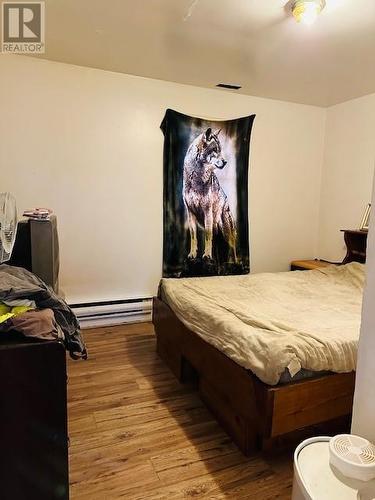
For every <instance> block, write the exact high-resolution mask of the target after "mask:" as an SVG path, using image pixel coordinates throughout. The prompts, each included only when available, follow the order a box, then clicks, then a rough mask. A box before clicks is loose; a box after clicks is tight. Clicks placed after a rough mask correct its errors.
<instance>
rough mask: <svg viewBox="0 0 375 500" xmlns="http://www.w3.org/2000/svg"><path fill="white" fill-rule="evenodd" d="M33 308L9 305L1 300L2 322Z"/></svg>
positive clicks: (0, 313) (0, 316) (0, 314)
mask: <svg viewBox="0 0 375 500" xmlns="http://www.w3.org/2000/svg"><path fill="white" fill-rule="evenodd" d="M32 310H33V308H32V307H29V306H15V307H9V306H7V305H6V304H3V303H1V302H0V323H4V321H6V320H8V319H9V318H13V316H18V315H19V314H23V313H25V312H27V311H32Z"/></svg>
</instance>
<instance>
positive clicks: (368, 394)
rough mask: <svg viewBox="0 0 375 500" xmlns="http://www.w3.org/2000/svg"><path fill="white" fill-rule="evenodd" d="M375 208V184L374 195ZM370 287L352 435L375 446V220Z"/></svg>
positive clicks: (370, 245) (374, 223)
mask: <svg viewBox="0 0 375 500" xmlns="http://www.w3.org/2000/svg"><path fill="white" fill-rule="evenodd" d="M372 206H374V207H375V182H374V190H373V195H372ZM366 279H367V283H366V288H365V294H364V299H363V310H362V325H361V335H360V339H359V349H358V362H357V373H356V387H355V394H354V405H353V421H352V433H353V434H357V435H359V436H363V437H365V438H367V439H368V440H370V441H371V442H372V443H375V383H374V358H375V309H374V303H375V217H372V219H371V221H370V232H369V239H368V245H367V265H366Z"/></svg>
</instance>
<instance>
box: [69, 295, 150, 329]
mask: <svg viewBox="0 0 375 500" xmlns="http://www.w3.org/2000/svg"><path fill="white" fill-rule="evenodd" d="M70 307H71V308H72V310H73V312H74V313H75V315H76V316H77V318H78V321H79V323H80V325H81V328H82V329H85V328H99V327H103V326H114V325H122V324H126V323H139V322H146V321H151V320H152V299H151V298H142V299H124V300H116V301H108V302H105V301H104V302H97V303H95V302H91V303H86V304H73V305H71V306H70Z"/></svg>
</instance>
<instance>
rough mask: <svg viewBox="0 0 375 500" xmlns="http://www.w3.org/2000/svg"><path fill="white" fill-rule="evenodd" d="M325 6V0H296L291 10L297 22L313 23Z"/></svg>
mask: <svg viewBox="0 0 375 500" xmlns="http://www.w3.org/2000/svg"><path fill="white" fill-rule="evenodd" d="M325 6H326V2H325V0H296V1H295V2H294V4H293V7H292V12H293V16H294V17H295V19H296V21H297V22H298V23H303V24H313V23H315V21H316V20H317V18H318V16H319V14H320V13H321V12H322V10H323V9H324V7H325Z"/></svg>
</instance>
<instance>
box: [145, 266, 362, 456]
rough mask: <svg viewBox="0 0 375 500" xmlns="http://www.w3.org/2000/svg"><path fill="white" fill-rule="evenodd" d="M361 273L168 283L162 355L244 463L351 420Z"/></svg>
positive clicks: (162, 303) (162, 298)
mask: <svg viewBox="0 0 375 500" xmlns="http://www.w3.org/2000/svg"><path fill="white" fill-rule="evenodd" d="M364 274H365V273H364V266H363V265H362V264H359V263H356V262H353V263H349V264H347V265H345V266H329V267H326V268H321V269H317V270H314V271H295V272H289V273H263V274H254V275H245V276H226V277H210V278H188V279H179V280H175V279H166V280H162V281H161V284H160V288H159V294H158V297H157V298H155V299H154V305H153V322H154V326H155V332H156V336H157V350H158V353H159V355H160V356H161V357H162V358H163V359H164V361H165V362H166V363H167V364H168V366H169V367H170V368H171V369H172V371H173V373H174V374H175V375H176V377H177V378H178V379H179V380H180V381H181V382H195V383H196V384H197V386H198V390H199V393H200V396H201V398H202V399H203V401H204V402H205V403H206V405H207V406H208V407H209V409H210V410H211V411H212V413H213V414H214V415H215V416H216V418H217V420H218V421H219V422H220V423H221V425H222V426H223V427H224V428H225V429H226V431H227V432H228V434H229V435H230V436H231V437H232V439H233V440H234V441H235V442H236V443H237V445H238V446H239V448H240V449H241V450H242V452H243V453H244V454H246V455H248V454H250V453H252V452H253V451H254V450H256V449H259V448H264V447H266V446H269V444H270V443H272V441H273V440H274V439H275V438H277V437H279V436H283V435H285V434H288V433H290V432H293V431H295V430H298V429H301V428H304V427H307V426H311V425H314V424H319V423H321V422H325V421H329V420H332V419H335V418H338V417H342V416H345V415H348V414H350V412H351V407H352V400H353V393H354V379H355V375H354V373H355V372H354V370H355V364H356V353H357V346H358V338H359V329H360V317H361V301H362V291H363V284H364Z"/></svg>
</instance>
